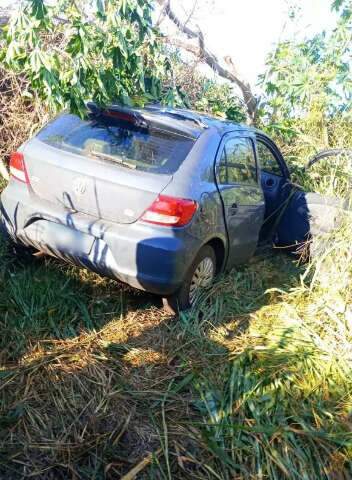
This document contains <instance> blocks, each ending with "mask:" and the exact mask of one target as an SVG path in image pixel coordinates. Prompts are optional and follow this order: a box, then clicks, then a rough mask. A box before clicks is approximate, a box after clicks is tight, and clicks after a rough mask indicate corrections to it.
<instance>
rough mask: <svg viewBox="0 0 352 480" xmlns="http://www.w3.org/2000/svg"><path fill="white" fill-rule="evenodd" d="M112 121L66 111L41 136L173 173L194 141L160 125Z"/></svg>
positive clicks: (90, 153)
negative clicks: (139, 125)
mask: <svg viewBox="0 0 352 480" xmlns="http://www.w3.org/2000/svg"><path fill="white" fill-rule="evenodd" d="M110 123H111V124H109V122H106V121H104V122H103V123H101V122H99V121H96V120H94V119H93V120H81V119H80V118H79V117H77V116H75V115H70V114H64V115H61V116H60V117H57V118H56V119H55V120H53V121H52V122H51V123H49V124H48V125H47V126H46V127H45V128H44V129H43V130H41V131H40V132H39V134H38V138H39V140H41V141H42V142H45V143H47V144H49V145H51V146H53V147H57V148H60V149H62V150H66V151H70V152H73V153H79V154H81V155H86V156H90V157H97V158H101V159H104V160H107V161H110V162H116V163H118V164H121V165H123V166H126V167H130V168H134V169H137V170H144V171H149V172H155V173H162V174H170V173H174V172H175V171H176V170H177V168H178V167H179V166H180V164H181V163H182V162H183V160H184V159H185V158H186V156H187V155H188V153H189V152H190V150H191V148H192V147H193V145H194V141H195V140H194V139H192V138H188V137H186V136H184V135H181V134H180V135H179V134H177V133H174V132H170V131H167V130H163V129H160V128H153V127H150V128H148V129H137V128H135V127H133V125H131V127H129V126H128V125H126V122H124V124H122V123H121V124H119V122H116V121H115V120H114V121H112V122H110Z"/></svg>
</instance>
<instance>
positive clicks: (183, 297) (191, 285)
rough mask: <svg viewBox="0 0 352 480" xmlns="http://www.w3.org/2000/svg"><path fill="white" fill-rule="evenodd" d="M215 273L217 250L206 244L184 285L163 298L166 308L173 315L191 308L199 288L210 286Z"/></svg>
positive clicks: (190, 269) (188, 273)
mask: <svg viewBox="0 0 352 480" xmlns="http://www.w3.org/2000/svg"><path fill="white" fill-rule="evenodd" d="M202 269H203V272H204V275H205V276H206V278H205V281H204V280H202V279H201V278H200V275H201V271H202ZM197 272H198V274H197ZM215 274H216V256H215V252H214V250H213V249H212V247H210V246H209V245H205V246H204V247H202V248H201V249H200V251H199V252H198V255H197V256H196V258H195V259H194V261H193V263H192V265H191V266H190V268H189V270H188V272H187V274H186V277H185V279H184V281H183V284H182V287H181V288H180V289H179V290H178V291H177V292H176V293H174V294H173V295H170V296H168V297H165V298H163V304H164V308H165V310H167V311H168V312H169V313H171V314H173V315H177V313H178V312H180V311H183V310H187V309H189V308H191V307H192V305H194V303H195V301H196V297H197V295H198V292H199V289H200V288H202V287H208V286H210V285H211V284H212V282H213V281H214V278H215ZM197 283H198V284H199V283H203V285H197Z"/></svg>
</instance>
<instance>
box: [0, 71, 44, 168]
mask: <svg viewBox="0 0 352 480" xmlns="http://www.w3.org/2000/svg"><path fill="white" fill-rule="evenodd" d="M27 89H28V84H27V82H26V81H25V80H24V79H23V78H21V77H20V76H19V75H15V74H13V73H11V72H9V71H6V70H4V69H3V68H1V66H0V161H2V162H3V163H4V164H6V163H7V161H8V158H9V154H10V153H11V152H13V151H15V150H16V149H17V148H18V147H19V145H21V143H23V142H24V141H25V140H26V139H27V138H29V137H30V136H31V134H32V133H33V132H34V131H36V130H37V129H38V128H39V127H40V126H41V125H42V124H43V123H44V122H45V121H47V120H48V118H49V117H48V113H47V111H46V110H45V108H44V107H43V106H42V105H41V104H40V102H39V101H37V100H36V99H35V98H28V97H26V96H24V93H25V92H26V91H27Z"/></svg>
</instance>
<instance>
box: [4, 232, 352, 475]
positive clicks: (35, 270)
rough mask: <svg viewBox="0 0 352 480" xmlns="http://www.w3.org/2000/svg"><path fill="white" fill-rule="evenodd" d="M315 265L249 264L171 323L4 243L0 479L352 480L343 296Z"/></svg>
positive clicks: (130, 294) (71, 270) (146, 298)
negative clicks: (307, 269)
mask: <svg viewBox="0 0 352 480" xmlns="http://www.w3.org/2000/svg"><path fill="white" fill-rule="evenodd" d="M339 235H340V236H341V235H342V233H341V232H340V234H339ZM339 238H340V237H339ZM333 245H335V249H338V251H339V253H340V256H341V262H340V263H339V264H338V265H337V263H336V262H334V270H333V271H334V272H335V273H336V272H339V275H338V276H337V278H340V279H341V278H342V270H341V269H344V272H343V278H345V279H346V278H347V275H349V274H350V270H349V267H346V265H348V260H349V257H348V255H349V250H348V249H346V248H345V250H343V246H344V245H346V242H344V239H343V238H341V239H340V243H339V240H338V238H335V239H334V243H333ZM327 258H330V257H327ZM319 262H320V263H319V265H316V266H312V267H311V269H312V270H311V272H308V273H306V278H305V280H304V281H303V279H302V275H303V274H304V268H303V267H299V266H298V265H297V264H296V263H295V262H294V261H293V259H292V258H290V257H288V256H286V255H284V254H280V253H274V254H272V255H269V256H267V257H262V258H256V259H255V260H254V261H253V262H252V263H251V264H250V265H248V266H246V267H242V268H241V269H238V270H237V271H236V272H233V273H232V274H230V275H227V276H225V277H224V278H222V279H220V280H219V281H218V283H217V284H216V285H215V286H214V288H213V289H212V290H211V291H209V292H204V295H203V298H201V299H200V301H199V305H198V306H197V307H195V308H194V309H193V311H191V312H189V313H186V314H182V315H181V317H180V318H179V319H178V320H176V319H175V318H172V317H170V316H168V315H167V314H165V313H164V312H163V311H162V310H161V308H160V301H159V300H158V299H157V298H156V297H153V296H151V295H147V294H143V293H141V292H137V291H133V290H130V289H129V288H127V287H125V286H123V285H120V284H117V283H115V282H112V281H110V280H105V279H102V278H100V277H98V276H96V275H94V274H91V273H88V272H86V271H83V270H79V269H77V268H75V267H68V266H67V265H64V264H62V263H60V262H58V261H55V260H53V259H34V258H33V259H31V260H30V261H29V262H28V261H27V262H22V261H20V260H18V259H16V258H14V257H13V256H11V255H10V254H9V253H8V250H7V248H6V246H5V245H4V243H1V244H0V287H1V288H0V329H1V337H0V345H1V347H0V478H6V479H21V478H27V477H28V478H37V479H55V480H56V479H67V478H72V479H87V480H88V479H105V478H106V479H113V478H124V477H123V476H124V475H126V477H125V479H130V478H141V479H148V478H151V479H185V478H190V479H191V478H195V479H221V480H222V479H229V480H230V479H234V478H236V479H249V478H253V479H265V478H270V479H282V478H289V479H291V478H293V479H307V480H308V479H309V480H312V479H323V478H328V479H330V478H336V479H340V478H350V476H351V474H352V465H351V452H352V434H351V421H350V414H351V407H352V397H351V392H352V389H351V382H352V381H351V379H350V375H349V362H350V360H351V359H350V356H351V355H350V343H349V342H350V340H351V339H350V335H351V333H350V331H351V330H350V326H349V324H348V321H350V322H351V321H352V319H351V317H348V313H346V312H347V311H348V308H349V307H348V305H350V300H351V299H350V293H346V292H348V289H347V290H346V286H345V285H342V284H339V282H337V279H335V288H334V289H331V288H327V285H326V284H325V283H324V281H323V280H322V279H323V278H324V275H325V277H326V278H331V272H332V269H331V265H330V264H329V261H328V260H327V259H326V261H325V262H324V260H323V259H322V257H320V259H319ZM317 269H320V271H321V272H325V273H324V275H323V274H322V273H321V274H319V275H318V276H316V275H314V272H317ZM338 269H340V270H338ZM346 269H347V270H346ZM346 272H347V273H346ZM329 275H330V277H329ZM317 278H319V281H318V280H317ZM328 283H329V282H328ZM340 283H341V282H340ZM309 285H311V286H309ZM328 294H329V295H330V297H331V296H333V298H334V299H335V300H336V299H337V298H339V307H338V308H337V309H336V308H335V307H334V306H333V305H334V304H333V303H332V301H331V298H329V300H325V299H327V298H328V297H327V295H328ZM319 298H321V301H320V302H319V301H318V299H319ZM348 319H349V320H348ZM346 322H347V323H346Z"/></svg>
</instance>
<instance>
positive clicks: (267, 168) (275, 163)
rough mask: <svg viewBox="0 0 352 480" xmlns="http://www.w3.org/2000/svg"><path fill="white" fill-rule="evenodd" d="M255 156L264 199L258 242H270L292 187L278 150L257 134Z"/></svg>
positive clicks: (266, 138)
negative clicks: (258, 166) (263, 214)
mask: <svg viewBox="0 0 352 480" xmlns="http://www.w3.org/2000/svg"><path fill="white" fill-rule="evenodd" d="M256 143H257V156H258V162H259V165H260V169H261V186H262V189H263V193H264V198H265V218H264V223H263V226H262V228H261V231H260V241H261V242H265V241H272V240H273V236H274V235H275V225H276V223H277V221H278V219H279V217H280V215H282V210H283V209H284V208H286V206H287V202H288V201H289V198H290V195H291V192H292V188H294V187H293V185H292V184H291V182H290V172H289V170H288V168H287V166H286V163H285V161H284V159H283V156H282V154H281V153H280V150H279V149H278V148H277V146H276V145H275V144H274V142H272V141H271V140H270V139H269V138H268V137H267V136H266V135H264V134H261V133H257V134H256Z"/></svg>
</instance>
